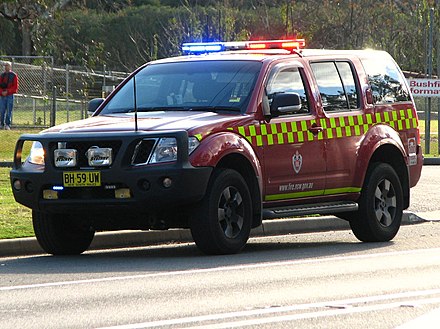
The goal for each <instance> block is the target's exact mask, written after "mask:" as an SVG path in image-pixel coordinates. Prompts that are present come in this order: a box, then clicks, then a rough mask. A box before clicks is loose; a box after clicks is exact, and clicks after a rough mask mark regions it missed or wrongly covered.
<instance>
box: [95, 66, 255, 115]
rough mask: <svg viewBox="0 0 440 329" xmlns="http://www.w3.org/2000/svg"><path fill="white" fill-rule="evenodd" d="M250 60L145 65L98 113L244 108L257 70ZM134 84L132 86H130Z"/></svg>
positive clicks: (240, 109)
mask: <svg viewBox="0 0 440 329" xmlns="http://www.w3.org/2000/svg"><path fill="white" fill-rule="evenodd" d="M260 68H261V63H260V62H253V61H198V62H195V61H194V62H178V63H158V64H152V65H148V66H146V67H145V68H143V69H142V70H141V71H139V72H138V73H137V74H136V75H135V76H134V77H132V78H131V79H130V80H129V81H127V83H126V84H125V85H124V86H123V87H122V88H121V89H120V90H119V91H118V92H117V93H116V94H115V95H114V96H113V97H112V98H111V99H110V101H109V102H108V103H107V105H106V106H105V108H104V109H103V110H102V111H101V113H103V114H104V113H116V112H130V111H133V110H134V99H135V97H134V95H135V94H136V107H137V110H138V111H157V110H163V111H167V110H173V111H174V110H212V109H219V110H222V109H223V110H231V111H237V112H240V111H241V112H244V111H245V110H246V106H247V104H248V102H249V98H250V96H251V92H252V90H253V88H254V84H255V81H256V78H257V76H258V74H259V72H260ZM134 85H135V86H136V88H134Z"/></svg>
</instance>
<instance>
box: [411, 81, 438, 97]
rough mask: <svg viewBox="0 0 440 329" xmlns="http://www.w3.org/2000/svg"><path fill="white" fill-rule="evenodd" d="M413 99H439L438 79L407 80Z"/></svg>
mask: <svg viewBox="0 0 440 329" xmlns="http://www.w3.org/2000/svg"><path fill="white" fill-rule="evenodd" d="M408 84H409V89H410V90H411V93H412V95H413V96H414V97H440V80H439V79H408Z"/></svg>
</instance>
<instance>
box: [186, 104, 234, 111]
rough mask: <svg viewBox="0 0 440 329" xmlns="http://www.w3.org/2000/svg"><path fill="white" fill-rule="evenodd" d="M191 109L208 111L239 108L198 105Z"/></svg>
mask: <svg viewBox="0 0 440 329" xmlns="http://www.w3.org/2000/svg"><path fill="white" fill-rule="evenodd" d="M192 111H210V112H222V111H227V112H240V111H241V109H240V108H239V107H236V106H218V105H217V106H200V107H193V108H192Z"/></svg>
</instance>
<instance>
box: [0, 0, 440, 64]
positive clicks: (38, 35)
mask: <svg viewBox="0 0 440 329" xmlns="http://www.w3.org/2000/svg"><path fill="white" fill-rule="evenodd" d="M61 2H62V1H55V0H44V1H43V0H39V1H37V2H33V6H34V7H35V6H37V5H38V6H40V7H41V8H43V7H44V8H55V9H53V10H52V11H51V14H50V15H42V16H41V17H39V18H38V19H36V20H35V22H34V26H33V29H32V36H33V41H34V47H35V51H36V54H38V55H53V56H54V57H55V60H56V62H57V64H60V65H64V64H71V65H81V66H86V67H88V68H89V69H96V68H101V67H102V65H103V64H105V65H106V66H107V68H109V69H112V70H133V69H134V68H135V67H137V66H139V65H140V64H142V63H144V62H148V61H151V60H154V59H157V58H163V57H168V56H173V55H178V54H179V47H180V45H181V43H182V42H186V41H201V40H204V41H208V40H225V41H234V40H245V39H254V40H255V39H265V38H284V37H295V36H299V37H305V38H306V39H307V46H308V47H310V48H313V47H316V48H335V49H362V48H367V47H368V48H375V49H383V50H386V51H388V52H390V53H391V54H392V55H393V57H394V58H396V60H397V62H399V64H400V65H401V66H402V68H403V69H406V70H413V71H420V72H422V71H424V70H425V66H426V60H425V56H426V49H427V42H426V40H427V33H428V20H429V11H430V8H432V7H435V6H436V3H437V2H436V1H435V0H420V1H417V2H415V1H409V0H399V1H397V0H386V1H379V0H365V1H355V0H340V1H334V0H325V1H322V0H321V1H318V0H307V1H304V0H303V1H293V0H272V1H269V0H253V1H249V0H217V1H215V0H206V1H200V0H117V1H109V0H97V1H92V0H72V1H70V2H69V3H70V5H69V6H68V7H63V8H64V9H63V10H56V8H57V6H56V5H57V4H59V3H61ZM10 3H11V4H12V3H15V1H11V2H10ZM17 3H18V2H17ZM23 3H24V5H23V6H25V5H26V3H27V2H26V1H24V2H23ZM29 3H30V2H29ZM0 6H1V3H0ZM28 6H31V5H29V4H28ZM59 6H60V5H58V7H59ZM31 7H32V6H31ZM46 11H47V10H46ZM435 16H436V20H437V21H436V26H435V31H437V32H438V31H439V30H440V29H439V27H440V23H439V20H440V10H438V8H437V9H436V10H435ZM11 24H12V23H11V22H5V20H2V19H0V28H2V31H3V30H7V31H10V32H11V33H8V34H7V36H6V39H8V40H10V41H9V42H8V45H9V44H11V45H12V44H15V45H16V44H17V42H13V41H14V40H15V41H18V39H19V37H20V35H19V33H18V30H17V28H18V25H17V24H15V25H14V24H12V25H11ZM4 27H5V29H3V28H4ZM13 31H15V33H12V32H13ZM2 35H3V33H2ZM11 47H12V46H8V47H5V46H3V43H2V45H1V46H0V48H1V49H0V51H2V50H3V52H5V53H11V51H13V49H12V48H11ZM434 48H436V45H435V44H434ZM435 51H436V50H435ZM436 56H437V55H436V53H435V54H434V58H435V57H436Z"/></svg>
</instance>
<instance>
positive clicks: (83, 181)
mask: <svg viewBox="0 0 440 329" xmlns="http://www.w3.org/2000/svg"><path fill="white" fill-rule="evenodd" d="M63 186H64V187H88V186H101V173H100V172H99V171H66V172H63Z"/></svg>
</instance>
